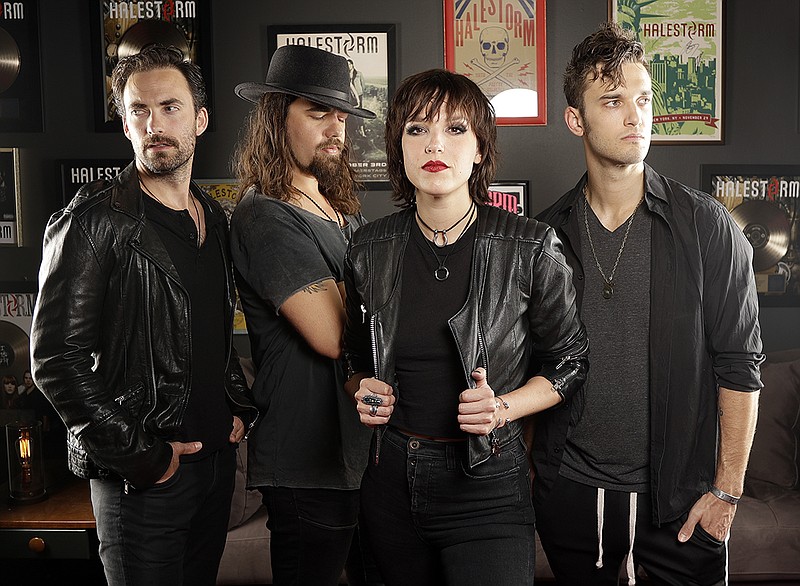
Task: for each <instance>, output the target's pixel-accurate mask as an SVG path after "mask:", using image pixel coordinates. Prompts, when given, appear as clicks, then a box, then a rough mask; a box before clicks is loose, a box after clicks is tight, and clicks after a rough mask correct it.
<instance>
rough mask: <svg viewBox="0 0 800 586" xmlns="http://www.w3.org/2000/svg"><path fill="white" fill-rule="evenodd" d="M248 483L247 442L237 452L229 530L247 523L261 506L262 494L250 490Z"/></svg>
mask: <svg viewBox="0 0 800 586" xmlns="http://www.w3.org/2000/svg"><path fill="white" fill-rule="evenodd" d="M246 483H247V442H246V441H245V442H242V443H241V444H239V448H238V449H237V450H236V479H235V484H234V487H233V498H232V499H231V515H230V517H229V518H228V530H229V531H230V530H231V529H233V528H234V527H238V526H239V525H241V524H242V523H244V522H245V521H247V520H248V519H249V518H250V517H252V516H253V514H254V513H255V512H256V511H257V510H258V508H259V507H260V506H261V493H260V492H258V491H257V490H248V489H247V488H245V487H246Z"/></svg>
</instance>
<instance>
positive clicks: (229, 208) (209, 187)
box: [194, 178, 247, 334]
mask: <svg viewBox="0 0 800 586" xmlns="http://www.w3.org/2000/svg"><path fill="white" fill-rule="evenodd" d="M194 182H195V183H196V184H197V185H198V186H199V187H200V189H202V190H203V191H205V192H206V193H207V194H208V195H210V196H211V197H212V198H214V199H215V200H216V201H217V202H219V204H220V205H221V206H222V210H223V211H224V212H225V216H226V217H227V219H228V224H230V222H231V215H232V214H233V210H234V208H236V204H237V203H238V201H239V184H238V182H237V181H236V180H235V179H230V178H222V179H214V178H212V179H195V180H194ZM233 333H234V334H247V322H246V321H245V317H244V311H243V310H242V302H241V300H240V299H239V292H238V291H237V292H236V308H235V309H234V311H233Z"/></svg>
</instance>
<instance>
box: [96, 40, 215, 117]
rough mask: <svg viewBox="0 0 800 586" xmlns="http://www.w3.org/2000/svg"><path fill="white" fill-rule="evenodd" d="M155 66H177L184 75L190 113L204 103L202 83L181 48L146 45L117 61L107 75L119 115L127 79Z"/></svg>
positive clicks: (123, 114)
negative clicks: (192, 108) (192, 107)
mask: <svg viewBox="0 0 800 586" xmlns="http://www.w3.org/2000/svg"><path fill="white" fill-rule="evenodd" d="M155 69H177V70H178V71H180V72H181V73H182V74H183V77H185V78H186V83H187V84H189V91H190V92H191V93H192V101H193V102H194V112H195V114H197V113H198V112H199V111H200V108H204V107H205V106H206V99H207V98H206V84H205V82H204V81H203V74H202V72H201V71H200V68H199V67H198V66H197V65H195V64H194V63H192V62H191V61H189V60H188V59H186V58H184V56H183V51H181V50H180V49H177V48H175V47H171V46H170V47H164V46H163V45H150V46H148V47H146V48H144V49H142V50H141V51H140V52H139V53H136V54H134V55H128V56H127V57H124V58H122V59H120V60H119V63H117V65H116V67H114V71H113V72H112V74H111V90H112V92H113V94H114V105H115V106H116V107H117V112H118V113H119V115H120V116H121V117H123V118H124V117H125V103H124V101H123V95H124V94H125V86H126V85H127V83H128V79H129V78H130V77H131V75H133V74H134V73H142V72H145V71H153V70H155Z"/></svg>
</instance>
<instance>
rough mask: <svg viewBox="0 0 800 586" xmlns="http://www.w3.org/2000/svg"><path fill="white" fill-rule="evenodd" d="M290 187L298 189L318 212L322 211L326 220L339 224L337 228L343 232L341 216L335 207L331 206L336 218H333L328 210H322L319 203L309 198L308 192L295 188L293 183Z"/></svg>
mask: <svg viewBox="0 0 800 586" xmlns="http://www.w3.org/2000/svg"><path fill="white" fill-rule="evenodd" d="M292 187H294V188H295V189H297V191H299V192H300V193H301V194H302V195H304V196H305V197H306V199H307V200H308V201H310V202H311V203H313V204H314V207H316V208H317V209H318V210H319V211H320V212H322V215H324V216H325V217H326V218H328V220H330V221H331V222H335V223H336V225H337V226H339V230H341V232H342V234H344V226H343V221H342V218H341V216H339V212H337V211H336V208H335V207H333V206H331V209H332V210H333V213H334V215H335V216H336V219H335V220H334V219H333V218H331V217H330V215H329V214H328V212H326V211H325V210H323V209H322V206H321V205H319V204H318V203H317V202H315V201H314V200H313V199H311V196H310V195H308V194H307V193H306V192H305V191H303V190H302V189H298V188H297V187H295V186H294V185H292Z"/></svg>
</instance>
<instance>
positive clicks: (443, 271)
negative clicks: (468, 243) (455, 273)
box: [417, 202, 475, 281]
mask: <svg viewBox="0 0 800 586" xmlns="http://www.w3.org/2000/svg"><path fill="white" fill-rule="evenodd" d="M467 214H469V219H468V220H467V222H466V224H464V227H463V228H462V229H461V233H460V234H459V235H458V239H461V237H462V236H463V235H464V232H466V231H467V228H469V225H470V224H472V218H473V216H474V214H475V202H472V205H471V206H470V207H469V209H468V210H467ZM417 217H418V218H419V211H417ZM466 217H467V216H466V215H465V216H464V217H463V218H461V220H459V221H458V222H456V223H455V224H453V225H452V226H450V228H448V229H447V230H452V229H453V228H454V227H455V226H457V225H458V223H459V222H461V221H462V220H464V218H466ZM419 221H420V222H422V218H419ZM422 225H423V226H425V227H426V228H428V230H430V228H429V227H428V225H427V224H425V222H422ZM447 230H445V232H446V231H447ZM439 232H442V230H439ZM434 238H436V235H435V234H434ZM422 239H423V240H424V241H425V244H427V245H428V248H430V250H431V252H432V253H433V256H434V257H435V258H436V262H437V263H438V264H439V266H438V267H437V268H436V269H435V270H434V271H433V277H434V278H435V279H436V280H437V281H446V280H447V277H449V276H450V270H449V269H448V268H447V267H446V266H445V263H446V262H447V259H448V258H449V257H450V253H451V252H453V251H452V250H450V251H449V252H448V253H447V254H445V255H444V258H441V257H440V256H439V253H438V252H436V249H435V248H434V247H433V246H432V245H431V242H430V240H428V239H427V238H426V237H425V235H424V234H423V235H422ZM446 243H447V240H446V236H445V244H446ZM434 244H436V241H435V240H434ZM439 248H441V246H440V247H439Z"/></svg>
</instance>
